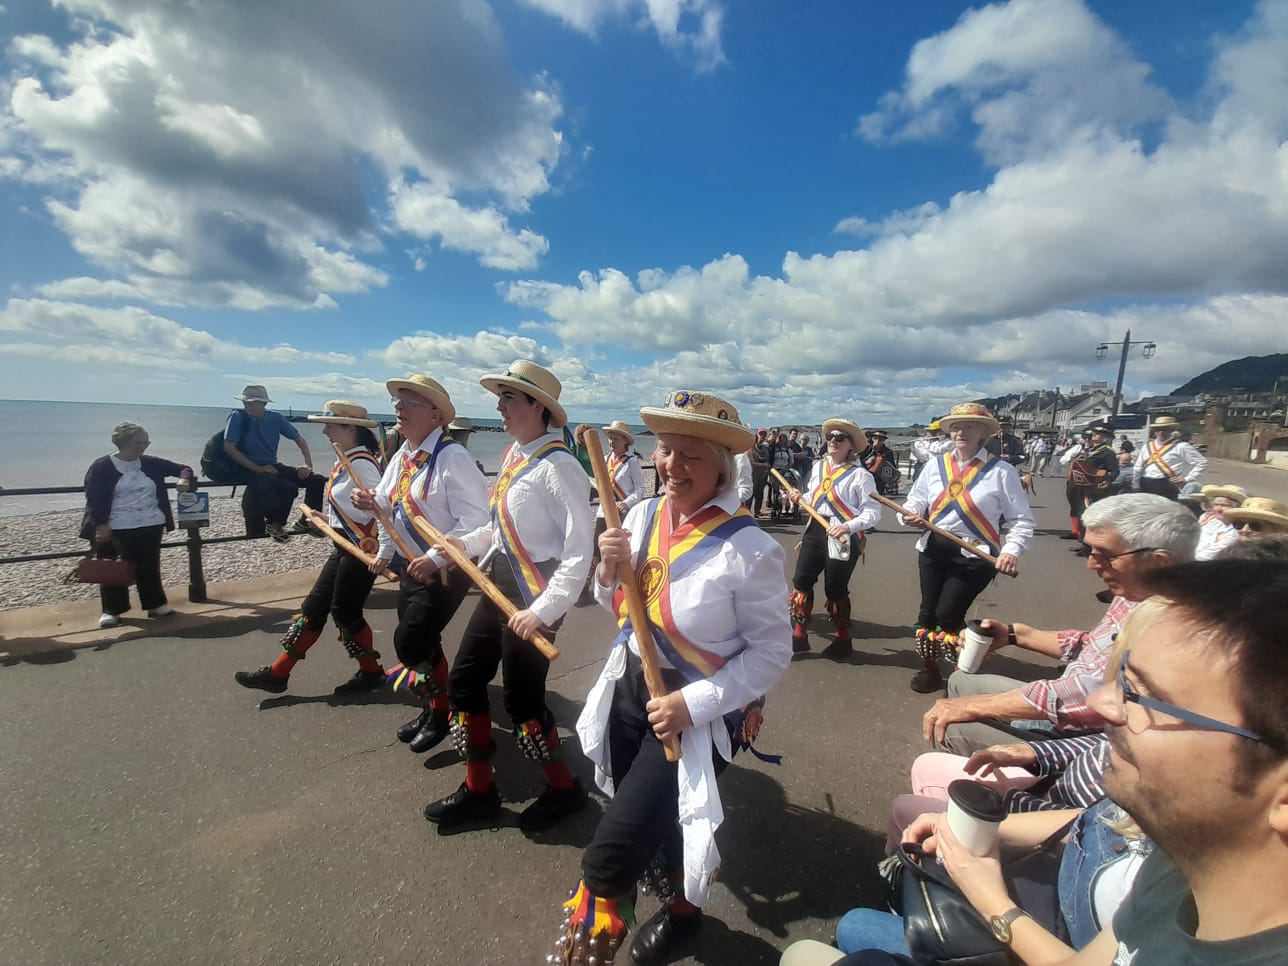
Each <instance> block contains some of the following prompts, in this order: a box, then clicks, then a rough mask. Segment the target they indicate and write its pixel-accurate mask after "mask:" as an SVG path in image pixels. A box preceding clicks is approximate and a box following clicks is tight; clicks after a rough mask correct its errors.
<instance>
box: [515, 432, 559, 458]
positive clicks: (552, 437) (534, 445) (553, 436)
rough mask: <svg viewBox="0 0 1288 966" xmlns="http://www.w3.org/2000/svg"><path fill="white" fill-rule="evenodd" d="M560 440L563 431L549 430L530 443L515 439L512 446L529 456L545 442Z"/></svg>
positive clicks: (557, 441)
mask: <svg viewBox="0 0 1288 966" xmlns="http://www.w3.org/2000/svg"><path fill="white" fill-rule="evenodd" d="M562 442H563V433H555V432H550V433H546V434H544V435H542V436H538V437H537V438H536V439H534V440H533V441H532V442H530V443H520V442H519V441H518V440H515V441H514V447H515V449H517V450H518V451H519V452H520V453H522V454H523V455H524V456H531V455H532V454H533V453H535V452H536V451H537V450H539V449H541V447H543V446H545V445H546V444H547V443H562Z"/></svg>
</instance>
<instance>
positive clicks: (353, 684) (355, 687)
mask: <svg viewBox="0 0 1288 966" xmlns="http://www.w3.org/2000/svg"><path fill="white" fill-rule="evenodd" d="M384 686H385V672H384V671H362V670H358V671H354V672H353V677H351V678H349V680H347V681H344V682H343V683H341V684H337V685H336V686H335V691H334V692H333V693H334V694H357V693H359V692H361V691H378V690H379V689H380V688H383V687H384Z"/></svg>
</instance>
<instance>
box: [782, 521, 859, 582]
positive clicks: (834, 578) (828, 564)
mask: <svg viewBox="0 0 1288 966" xmlns="http://www.w3.org/2000/svg"><path fill="white" fill-rule="evenodd" d="M858 563H859V535H858V534H857V533H855V534H851V535H850V559H849V560H833V559H832V558H831V557H829V556H828V555H827V531H825V530H824V529H823V527H822V526H821V525H820V524H819V522H818V521H817V520H815V519H814V518H813V517H810V520H809V526H807V527H806V528H805V535H804V536H803V537H801V550H800V553H799V554H798V555H797V557H796V574H795V575H794V576H793V577H792V586H793V587H794V588H796V589H797V590H799V591H801V593H805V594H808V593H810V592H811V591H813V590H814V584H815V583H817V582H818V575H819V574H820V573H821V574H822V575H823V592H824V593H825V594H827V599H828V600H840V599H841V598H842V597H848V596H849V595H850V577H851V576H852V575H853V574H854V568H855V567H856V566H857V565H858Z"/></svg>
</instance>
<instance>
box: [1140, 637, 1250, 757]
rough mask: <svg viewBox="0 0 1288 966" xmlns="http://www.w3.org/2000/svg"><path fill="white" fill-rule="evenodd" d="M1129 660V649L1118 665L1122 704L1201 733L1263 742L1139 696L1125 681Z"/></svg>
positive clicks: (1240, 730)
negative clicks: (1183, 723)
mask: <svg viewBox="0 0 1288 966" xmlns="http://www.w3.org/2000/svg"><path fill="white" fill-rule="evenodd" d="M1130 658H1131V649H1130V648H1129V649H1127V650H1125V651H1123V659H1122V663H1121V664H1119V665H1118V677H1117V682H1118V691H1119V693H1120V694H1121V695H1122V700H1123V701H1124V702H1128V701H1130V702H1132V703H1133V704H1138V705H1140V706H1141V707H1142V708H1149V709H1150V710H1151V711H1157V712H1159V713H1160V714H1165V715H1168V716H1170V717H1173V718H1176V719H1178V720H1180V721H1184V722H1185V723H1186V724H1191V725H1193V726H1194V727H1196V728H1199V729H1200V730H1202V731H1219V732H1221V733H1222V734H1227V735H1238V736H1239V737H1240V738H1247V739H1248V740H1249V741H1259V742H1263V741H1265V739H1264V738H1262V737H1261V735H1259V734H1257V733H1256V732H1255V731H1249V730H1248V729H1247V728H1240V727H1239V726H1238V725H1232V724H1226V723H1225V722H1224V721H1217V720H1216V718H1209V717H1208V716H1207V715H1204V714H1198V713H1197V712H1194V711H1186V710H1185V709H1184V708H1178V707H1177V706H1176V705H1174V704H1168V703H1167V702H1166V701H1160V700H1158V698H1151V697H1149V696H1148V695H1144V694H1141V693H1140V692H1139V691H1137V690H1136V689H1135V688H1134V687H1132V685H1131V682H1130V681H1128V680H1127V662H1128V660H1129V659H1130Z"/></svg>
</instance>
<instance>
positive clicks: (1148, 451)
mask: <svg viewBox="0 0 1288 966" xmlns="http://www.w3.org/2000/svg"><path fill="white" fill-rule="evenodd" d="M1167 445H1168V443H1164V444H1163V446H1167ZM1161 448H1162V447H1160V446H1159V445H1158V444H1157V443H1155V442H1154V441H1153V440H1152V439H1151V440H1150V441H1149V442H1147V443H1146V444H1145V445H1144V446H1142V447H1141V448H1140V453H1139V454H1138V455H1137V456H1136V467H1135V470H1134V472H1133V479H1134V480H1135V481H1136V483H1137V485H1139V484H1140V480H1141V478H1142V477H1144V478H1147V479H1151V480H1161V479H1163V471H1162V470H1160V469H1159V468H1158V465H1157V464H1155V463H1153V462H1151V461H1150V456H1151V455H1152V454H1154V453H1156V452H1158V451H1159V450H1160V449H1161ZM1159 459H1161V460H1162V461H1163V462H1164V463H1165V464H1166V465H1167V466H1168V467H1169V468H1170V469H1171V471H1172V472H1171V473H1170V474H1169V476H1183V477H1185V482H1186V483H1194V482H1196V481H1197V480H1198V478H1199V477H1200V476H1202V475H1203V471H1204V470H1205V469H1207V457H1206V456H1204V455H1203V454H1202V453H1200V452H1199V451H1198V450H1197V449H1195V448H1194V447H1193V446H1191V445H1190V444H1189V443H1183V442H1181V441H1180V440H1177V441H1176V443H1175V444H1174V445H1173V446H1172V448H1171V449H1169V450H1167V452H1165V453H1163V454H1162V455H1161V456H1160V457H1159Z"/></svg>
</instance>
